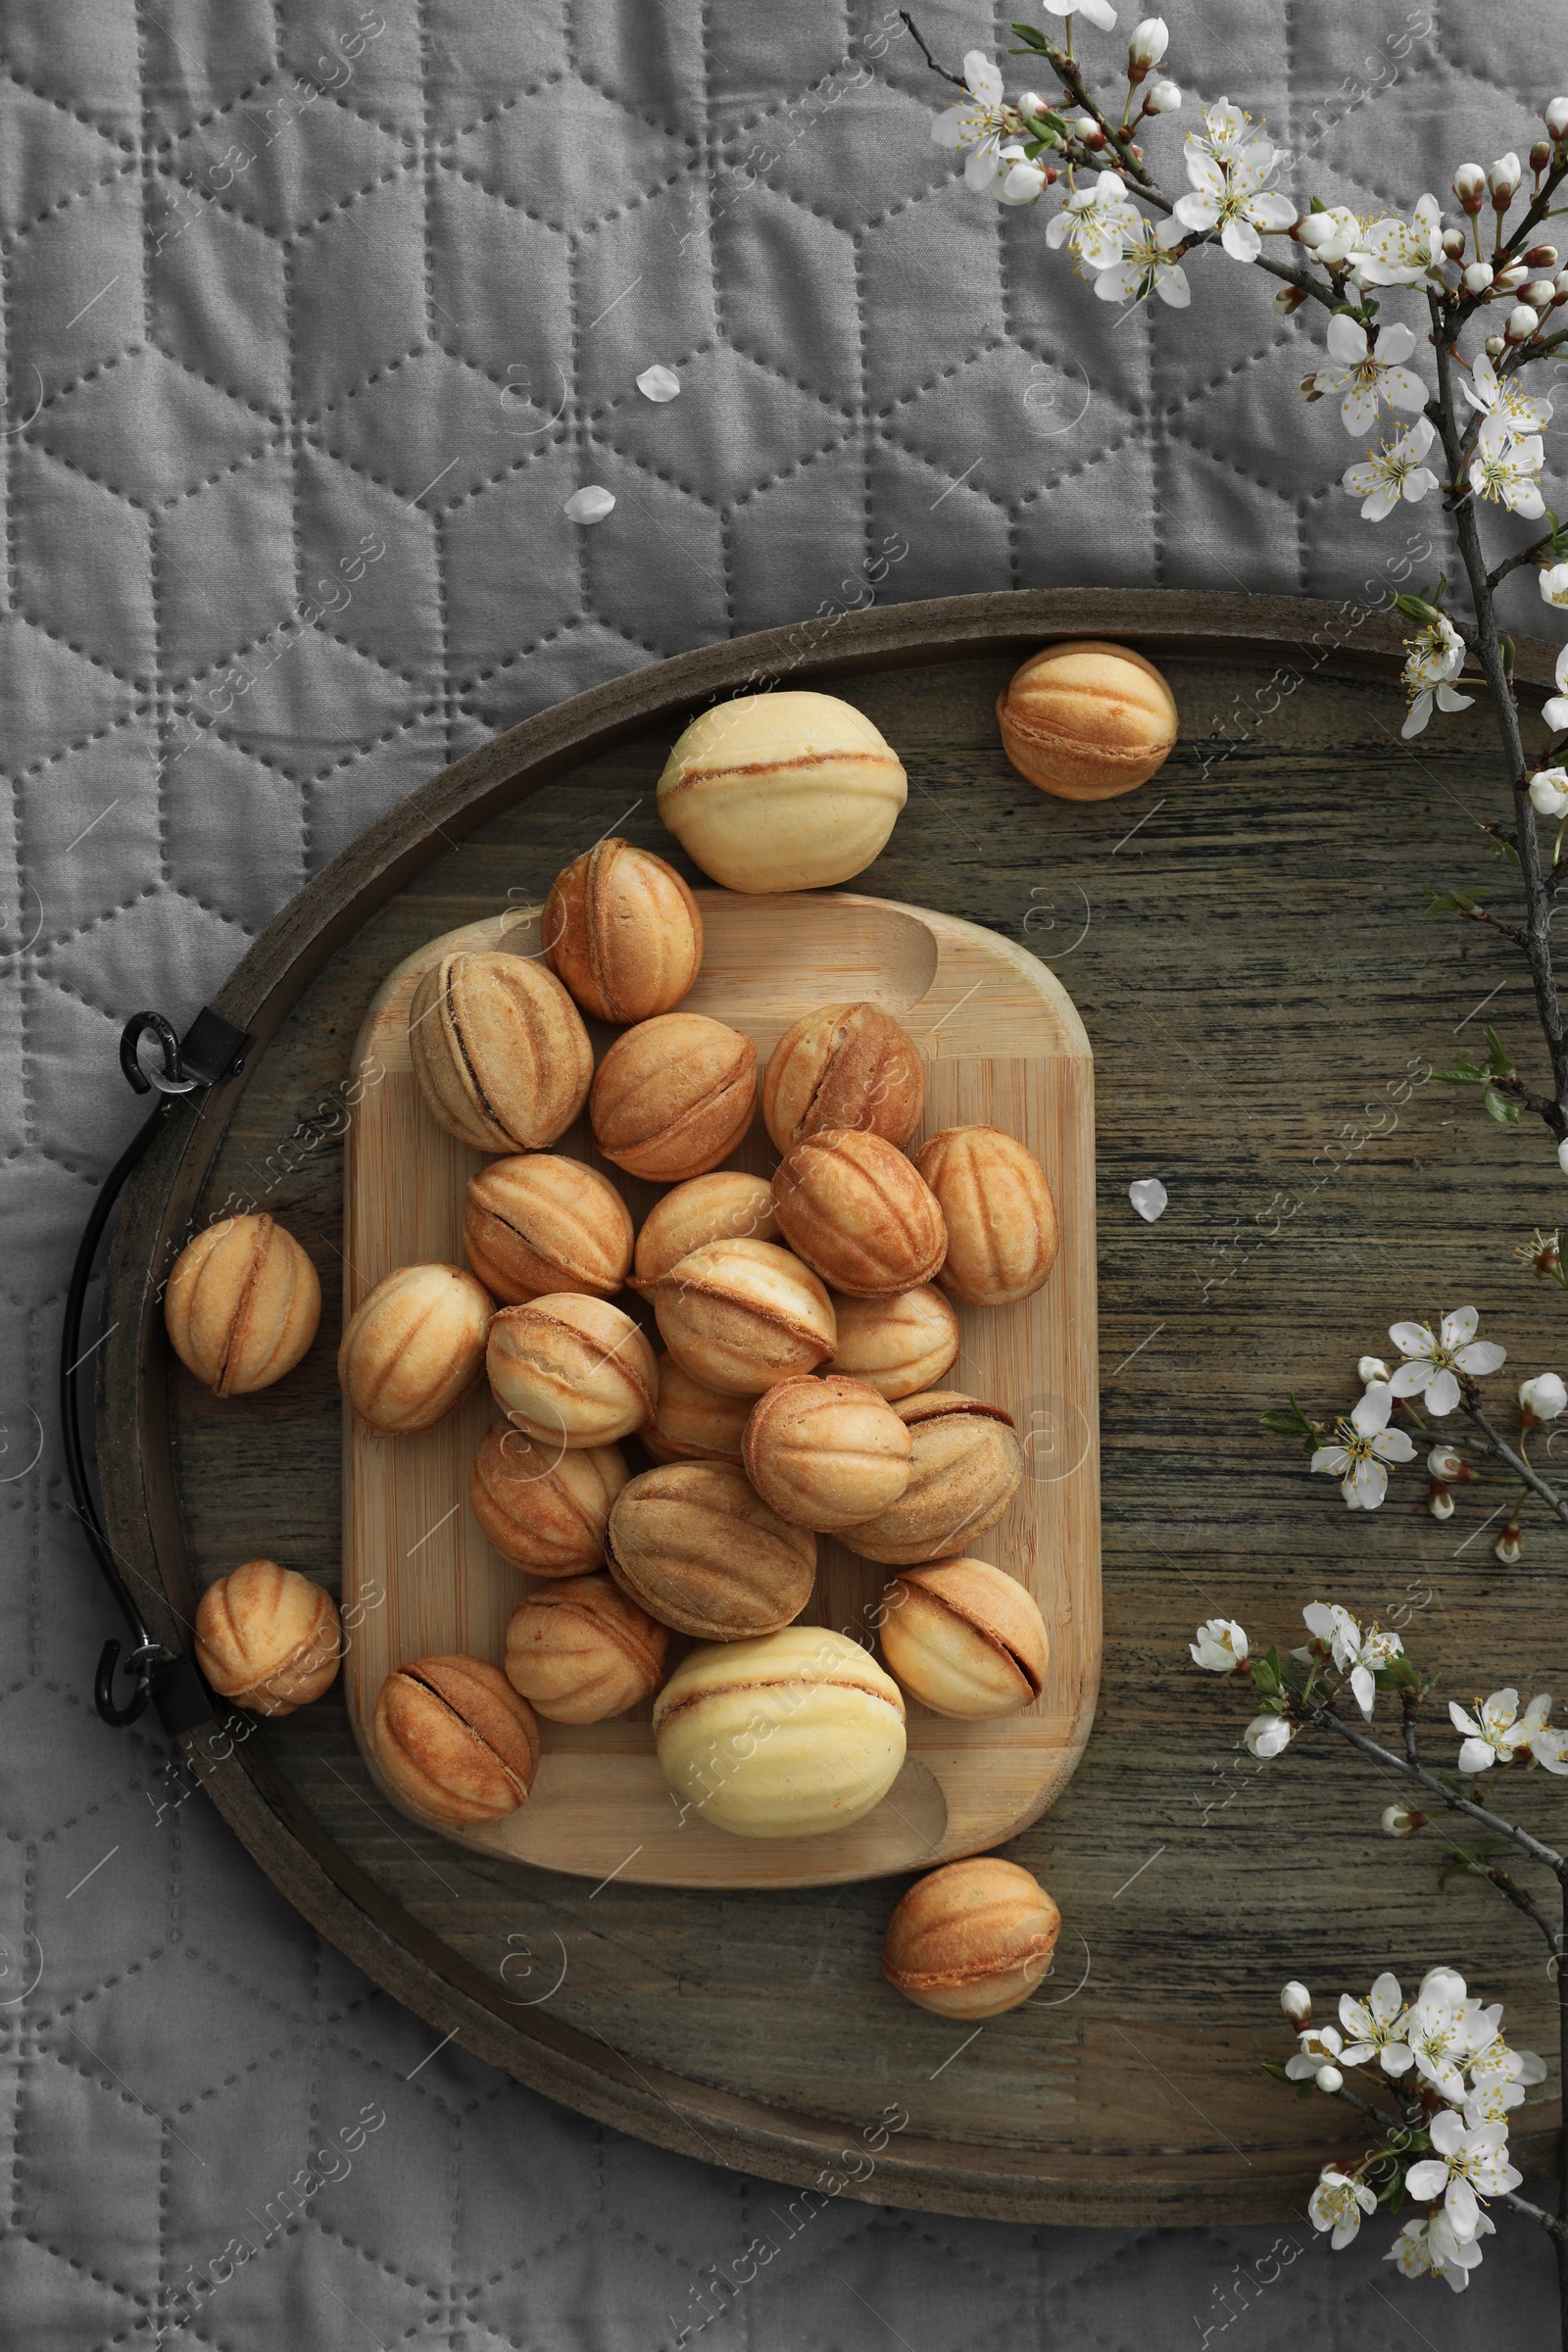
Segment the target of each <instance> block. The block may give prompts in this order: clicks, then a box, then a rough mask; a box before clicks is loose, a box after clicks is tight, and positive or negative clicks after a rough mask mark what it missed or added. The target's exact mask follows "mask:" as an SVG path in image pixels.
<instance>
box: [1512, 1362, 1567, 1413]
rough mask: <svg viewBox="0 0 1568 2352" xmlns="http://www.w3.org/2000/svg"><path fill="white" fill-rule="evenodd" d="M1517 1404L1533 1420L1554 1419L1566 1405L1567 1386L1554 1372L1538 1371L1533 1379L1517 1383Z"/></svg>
mask: <svg viewBox="0 0 1568 2352" xmlns="http://www.w3.org/2000/svg"><path fill="white" fill-rule="evenodd" d="M1519 1405H1520V1410H1521V1411H1522V1412H1526V1413H1528V1414H1529V1415H1530V1416H1531V1418H1532V1419H1533V1420H1536V1421H1555V1420H1556V1418H1557V1415H1558V1414H1559V1413H1560V1412H1561V1411H1562V1409H1563V1407H1564V1405H1568V1388H1564V1386H1563V1384H1562V1382H1561V1380H1560V1379H1559V1378H1558V1376H1557V1374H1556V1373H1555V1372H1538V1373H1537V1374H1536V1377H1535V1379H1534V1380H1522V1381H1521V1382H1520V1383H1519Z"/></svg>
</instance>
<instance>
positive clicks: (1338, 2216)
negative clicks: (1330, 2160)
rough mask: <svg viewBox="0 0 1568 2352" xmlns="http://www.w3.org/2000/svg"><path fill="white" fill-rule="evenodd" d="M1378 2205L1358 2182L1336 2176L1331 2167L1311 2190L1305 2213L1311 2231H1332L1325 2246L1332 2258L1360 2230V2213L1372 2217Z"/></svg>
mask: <svg viewBox="0 0 1568 2352" xmlns="http://www.w3.org/2000/svg"><path fill="white" fill-rule="evenodd" d="M1377 2209H1378V2201H1377V2198H1376V2196H1375V2195H1374V2194H1373V2192H1372V2190H1371V2189H1369V2188H1368V2187H1367V2186H1366V2183H1365V2182H1364V2181H1361V2180H1351V2179H1350V2178H1349V2176H1348V2174H1346V2173H1337V2172H1336V2171H1335V2170H1334V2168H1333V2166H1332V2165H1331V2166H1330V2167H1329V2169H1328V2170H1327V2171H1326V2172H1325V2173H1324V2175H1323V2177H1322V2179H1321V2180H1319V2181H1318V2184H1317V2186H1316V2188H1314V2189H1313V2191H1312V2195H1311V2200H1310V2202H1309V2204H1308V2205H1307V2208H1306V2210H1307V2212H1308V2213H1309V2214H1310V2215H1311V2217H1312V2222H1313V2225H1314V2227H1315V2228H1317V2229H1332V2230H1333V2232H1334V2235H1333V2236H1332V2237H1331V2238H1330V2240H1329V2243H1330V2245H1331V2246H1332V2247H1333V2248H1334V2251H1335V2253H1336V2254H1338V2253H1339V2251H1340V2249H1341V2248H1342V2247H1343V2246H1348V2244H1349V2242H1350V2240H1351V2238H1352V2237H1353V2236H1354V2235H1355V2233H1356V2231H1357V2230H1358V2229H1360V2227H1361V2216H1362V2214H1363V2213H1376V2211H1377Z"/></svg>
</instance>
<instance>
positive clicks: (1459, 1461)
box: [1427, 1446, 1470, 1479]
mask: <svg viewBox="0 0 1568 2352" xmlns="http://www.w3.org/2000/svg"><path fill="white" fill-rule="evenodd" d="M1427 1468H1428V1469H1429V1470H1430V1471H1431V1473H1432V1475H1433V1477H1434V1478H1459V1479H1463V1478H1468V1477H1469V1476H1470V1466H1469V1464H1468V1462H1466V1460H1465V1458H1464V1455H1463V1454H1462V1453H1455V1452H1454V1450H1453V1447H1452V1446H1433V1448H1432V1451H1431V1452H1430V1453H1429V1454H1428V1455H1427Z"/></svg>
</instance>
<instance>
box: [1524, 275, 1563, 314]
mask: <svg viewBox="0 0 1568 2352" xmlns="http://www.w3.org/2000/svg"><path fill="white" fill-rule="evenodd" d="M1556 299H1557V289H1556V287H1555V286H1554V285H1553V284H1552V282H1551V280H1550V278H1549V277H1533V278H1532V279H1531V280H1530V283H1529V285H1528V286H1526V288H1525V300H1526V302H1528V303H1529V305H1530V307H1531V309H1532V310H1533V311H1549V310H1550V308H1551V306H1552V304H1553V303H1554V302H1555V301H1556Z"/></svg>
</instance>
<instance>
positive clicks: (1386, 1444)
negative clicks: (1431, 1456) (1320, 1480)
mask: <svg viewBox="0 0 1568 2352" xmlns="http://www.w3.org/2000/svg"><path fill="white" fill-rule="evenodd" d="M1396 1378H1397V1375H1396ZM1393 1409H1394V1397H1393V1393H1392V1391H1391V1390H1389V1389H1386V1388H1385V1387H1384V1386H1383V1384H1382V1382H1381V1381H1378V1382H1375V1383H1374V1384H1373V1386H1372V1387H1371V1388H1370V1389H1368V1390H1367V1391H1366V1393H1365V1395H1364V1396H1363V1397H1362V1398H1361V1401H1360V1402H1359V1404H1357V1405H1354V1406H1353V1407H1352V1408H1351V1412H1350V1418H1349V1419H1348V1421H1342V1422H1341V1423H1340V1425H1339V1427H1338V1429H1336V1431H1335V1432H1334V1436H1335V1440H1336V1443H1335V1444H1333V1445H1331V1446H1319V1447H1318V1449H1317V1451H1316V1452H1315V1453H1314V1454H1313V1456H1312V1468H1313V1469H1314V1470H1324V1471H1327V1472H1328V1473H1329V1475H1330V1476H1331V1477H1333V1478H1337V1479H1338V1480H1339V1482H1340V1493H1341V1494H1342V1495H1344V1496H1345V1500H1346V1503H1347V1505H1348V1508H1349V1509H1350V1510H1352V1511H1375V1510H1376V1509H1377V1507H1378V1505H1379V1503H1380V1502H1381V1501H1382V1500H1383V1497H1384V1495H1386V1494H1387V1493H1388V1491H1389V1473H1388V1470H1387V1468H1386V1466H1385V1465H1386V1464H1387V1463H1389V1462H1407V1461H1409V1460H1410V1459H1411V1457H1412V1456H1413V1454H1414V1452H1415V1447H1414V1446H1412V1445H1411V1443H1410V1441H1409V1439H1408V1438H1407V1437H1406V1436H1405V1434H1404V1432H1403V1430H1402V1429H1390V1428H1389V1427H1388V1426H1387V1424H1388V1418H1389V1415H1390V1413H1391V1412H1392V1411H1393Z"/></svg>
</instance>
